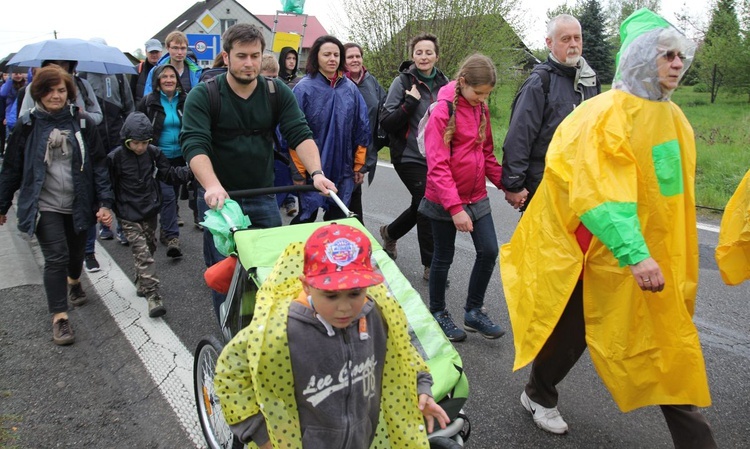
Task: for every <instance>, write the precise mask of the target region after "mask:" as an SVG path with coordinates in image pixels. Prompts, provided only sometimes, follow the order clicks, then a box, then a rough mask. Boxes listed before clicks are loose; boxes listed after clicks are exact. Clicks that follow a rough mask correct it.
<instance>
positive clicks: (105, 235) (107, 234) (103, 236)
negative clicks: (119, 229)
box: [99, 227, 115, 240]
mask: <svg viewBox="0 0 750 449" xmlns="http://www.w3.org/2000/svg"><path fill="white" fill-rule="evenodd" d="M113 238H115V235H114V234H112V230H111V229H109V228H104V227H102V228H101V229H100V230H99V240H112V239H113Z"/></svg>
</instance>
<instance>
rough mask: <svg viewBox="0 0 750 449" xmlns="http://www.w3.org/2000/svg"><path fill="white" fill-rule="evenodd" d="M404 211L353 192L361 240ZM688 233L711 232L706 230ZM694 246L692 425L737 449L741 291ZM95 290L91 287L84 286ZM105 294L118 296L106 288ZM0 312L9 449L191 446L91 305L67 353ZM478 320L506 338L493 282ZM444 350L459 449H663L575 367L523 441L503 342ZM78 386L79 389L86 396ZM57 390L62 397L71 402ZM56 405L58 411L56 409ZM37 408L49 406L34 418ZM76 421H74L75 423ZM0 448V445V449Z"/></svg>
mask: <svg viewBox="0 0 750 449" xmlns="http://www.w3.org/2000/svg"><path fill="white" fill-rule="evenodd" d="M490 198H491V202H492V208H493V219H494V221H495V227H496V229H497V234H498V239H499V241H500V243H501V244H502V243H504V242H507V241H508V240H509V238H510V236H511V234H512V232H513V230H514V228H515V225H516V223H517V221H518V218H519V215H518V213H517V212H516V211H514V210H513V209H512V208H511V207H510V206H508V205H507V204H506V203H505V201H504V200H503V197H502V194H501V193H499V192H497V191H495V190H494V189H493V190H492V191H491V193H490ZM407 204H408V198H407V196H406V189H405V188H404V187H403V185H402V184H401V182H400V181H399V179H398V177H397V176H396V174H395V172H394V171H393V170H392V169H391V168H389V167H386V166H381V167H379V168H378V172H377V176H376V178H375V182H374V183H373V184H372V185H371V186H368V187H366V188H365V190H364V209H365V224H366V226H367V228H368V229H369V230H370V232H371V233H372V234H373V235H376V236H378V235H379V234H378V228H379V227H380V226H381V225H382V224H385V223H388V222H390V221H391V220H392V219H393V218H394V217H395V216H397V215H398V214H399V213H400V212H401V211H402V210H403V208H405V207H406V205H407ZM181 211H182V212H181V215H182V216H183V218H185V219H186V221H187V223H186V225H185V227H184V228H181V237H180V240H181V242H182V247H183V252H184V253H185V256H184V257H183V258H182V259H181V260H178V261H174V260H169V259H168V258H167V257H166V251H165V250H166V248H165V247H163V246H160V248H159V250H158V252H157V255H156V261H157V271H158V273H159V274H160V276H161V279H162V286H161V292H162V296H163V297H164V302H165V306H166V308H167V310H168V312H167V315H166V316H165V317H164V319H163V321H164V323H166V325H167V326H168V328H169V329H170V330H171V332H173V333H174V334H175V335H176V336H177V339H178V340H179V342H181V343H182V345H184V347H185V348H187V350H188V351H192V350H193V349H194V348H195V347H196V345H197V344H198V342H199V341H200V339H201V338H202V337H203V336H205V335H216V336H218V335H219V328H218V326H217V324H216V320H215V318H214V314H213V311H212V308H211V302H210V298H209V291H208V288H207V287H206V286H205V284H204V282H203V276H202V273H203V270H204V268H205V267H204V264H203V259H202V246H201V245H202V241H201V234H200V232H199V231H197V230H196V229H194V228H193V227H192V225H191V221H192V220H190V211H189V209H188V208H187V204H186V203H185V202H181ZM702 221H704V222H707V223H709V224H710V225H714V226H716V225H718V218H716V217H715V218H707V219H704V220H702ZM709 227H710V226H709ZM699 238H700V251H701V271H700V283H699V295H698V301H697V308H696V314H695V322H696V323H697V325H698V329H699V331H700V335H701V341H702V344H703V348H704V355H705V358H706V364H707V369H708V376H709V381H710V385H711V392H712V397H713V406H712V407H710V408H708V409H705V410H704V413H705V414H706V416H707V417H708V419H709V421H710V422H711V423H712V425H713V427H714V432H715V435H716V439H717V441H718V443H719V447H724V448H746V447H750V421H749V420H748V419H747V418H746V416H747V415H746V413H747V410H750V399H748V392H750V374H748V372H747V366H748V361H749V360H748V359H750V302H748V301H747V298H748V297H749V296H750V295H749V293H750V285H749V284H745V285H742V286H739V287H731V288H730V287H727V286H725V285H724V284H723V283H722V282H721V279H720V277H719V274H718V271H717V269H716V266H715V262H714V261H713V252H714V248H715V245H716V240H717V234H716V233H715V232H711V231H704V230H701V231H700V232H699ZM101 244H102V247H103V248H104V249H105V250H106V252H107V253H108V254H109V255H110V256H111V258H112V259H113V260H114V262H115V263H116V265H118V266H119V268H121V269H122V271H123V272H124V273H125V274H126V275H127V276H128V277H132V274H133V268H132V258H131V255H130V251H129V249H128V248H125V247H122V246H120V245H118V244H117V242H116V241H106V242H101ZM100 253H101V251H100ZM398 255H399V257H398V260H397V264H398V266H399V268H400V269H401V271H402V272H403V273H404V275H405V276H406V277H407V278H408V279H409V281H410V282H411V283H412V285H413V286H414V287H415V288H416V289H417V291H419V293H420V294H421V295H422V297H423V298H426V297H427V283H426V282H425V281H424V280H422V271H423V268H422V266H421V263H420V261H419V254H418V248H417V238H416V230H413V231H412V232H411V233H409V234H408V235H407V236H405V237H404V238H403V239H401V240H400V241H399V243H398ZM102 256H103V254H102ZM100 258H101V257H100ZM473 258H474V250H473V245H472V243H471V239H470V238H469V237H468V236H466V235H460V236H459V238H458V240H457V253H456V257H455V261H454V264H453V267H452V270H451V273H450V280H451V286H450V289H449V290H448V295H447V300H448V302H449V309H450V311H451V313H452V314H453V315H454V316H456V317H460V316H461V310H462V306H463V303H464V297H465V292H466V290H467V282H468V278H469V273H470V271H471V267H472V263H473ZM2 263H3V264H5V263H8V261H7V260H6V261H3V262H2ZM496 270H497V269H496ZM100 283H101V281H98V283H97V285H99V284H100ZM87 285H88V283H87ZM112 289H114V290H118V287H117V285H115V286H114V287H112ZM120 290H122V289H121V288H120ZM133 291H134V290H133ZM127 294H130V290H127ZM0 303H2V304H3V307H4V308H5V309H10V310H12V311H13V312H12V313H5V314H0V348H2V349H1V350H0V362H2V364H0V392H1V393H3V394H2V395H1V396H0V420H1V421H0V428H8V427H9V426H13V425H15V427H16V430H15V431H13V432H11V433H12V434H15V435H16V440H15V441H16V443H15V444H17V446H9V447H19V448H42V447H112V448H130V447H138V448H140V447H153V448H156V447H159V448H177V447H194V446H196V445H198V444H197V443H196V437H195V434H194V433H193V434H192V435H188V434H187V433H186V432H185V431H184V428H185V422H184V419H183V420H180V419H178V418H175V416H174V409H175V406H174V404H172V406H171V407H170V406H169V405H168V404H167V402H168V401H166V400H165V398H164V392H163V389H159V388H157V387H158V385H155V384H154V382H153V381H150V380H149V378H148V377H149V374H148V371H147V370H145V369H144V368H143V362H142V361H141V358H139V356H136V355H135V352H134V351H133V349H132V347H133V344H132V343H131V345H130V346H129V345H128V344H127V343H126V342H125V339H124V337H123V336H122V335H121V334H120V333H119V332H118V331H117V326H116V325H115V320H113V319H112V318H111V317H110V316H108V314H107V309H106V308H105V307H103V306H102V305H101V303H100V302H98V301H96V298H93V300H92V301H91V304H89V305H87V306H85V307H82V308H80V309H76V310H74V311H73V313H72V317H73V324H74V326H76V327H75V329H76V331H77V332H78V334H77V336H78V341H77V343H76V344H75V345H74V346H72V347H70V348H57V347H55V346H54V345H52V343H51V341H50V340H51V339H50V337H49V336H48V334H49V323H48V322H47V320H48V316H47V314H46V303H45V301H44V299H43V290H42V289H41V288H40V287H39V286H36V287H34V286H31V287H17V288H14V289H5V290H2V299H1V300H0ZM110 307H111V306H110ZM486 307H487V310H488V313H489V315H490V316H491V317H493V318H494V319H496V320H497V321H499V322H500V323H501V325H503V326H504V327H506V328H509V322H508V315H507V308H506V306H505V301H504V298H503V294H502V288H501V285H500V276H499V273H497V274H496V275H495V276H493V279H492V282H491V284H490V287H489V291H488V295H487V299H486ZM456 348H457V349H458V351H459V353H460V354H461V356H462V359H463V362H464V368H465V370H466V372H467V374H468V376H469V381H470V388H471V393H470V395H469V400H468V402H467V404H466V407H465V410H466V412H467V414H468V416H469V418H470V420H471V425H472V432H471V437H470V439H469V441H468V443H467V445H466V447H467V448H470V449H495V448H545V447H556V448H584V447H585V448H589V447H608V448H659V447H665V448H668V447H672V444H671V439H670V437H669V432H668V431H667V429H666V425H665V423H664V420H663V418H662V416H661V413H660V412H659V410H658V408H655V407H650V408H646V409H641V410H636V411H634V412H631V413H628V414H623V413H621V412H620V411H619V410H618V409H617V407H616V405H615V404H614V402H613V401H612V399H611V397H610V395H609V393H608V392H607V391H606V390H605V388H604V386H603V384H602V383H601V381H600V380H599V378H598V376H597V374H596V372H595V371H594V369H593V366H592V364H591V361H590V358H589V357H588V354H585V355H584V357H583V358H582V359H581V361H580V362H579V363H578V365H576V367H575V368H574V369H573V370H572V371H571V373H570V374H569V375H568V377H567V378H566V379H565V381H564V382H563V383H562V384H561V385H560V388H559V390H560V404H559V408H560V411H561V413H562V415H563V417H564V418H565V419H566V421H567V422H568V424H569V426H570V433H569V434H568V435H566V436H553V435H550V434H547V433H545V432H543V431H541V430H539V429H537V428H536V426H535V425H534V424H533V422H532V420H531V418H530V416H528V413H527V412H526V411H525V410H524V409H523V408H522V406H521V405H520V403H519V396H520V394H521V391H522V389H523V385H524V383H525V380H526V377H527V376H528V368H526V369H522V370H520V371H518V372H515V373H514V372H512V361H513V344H512V335H511V333H510V330H509V329H508V333H507V334H506V335H505V336H504V337H502V338H500V339H498V340H486V339H483V338H481V337H479V336H477V335H476V334H469V338H468V339H467V340H466V341H465V342H462V343H457V344H456ZM71 373H73V374H72V375H71ZM88 386H91V389H87V388H88ZM71 389H74V392H75V393H76V394H72V393H71V391H70V390H71ZM62 392H64V394H63V393H62ZM190 394H192V393H190ZM60 398H67V399H60ZM188 399H189V396H188ZM66 400H67V401H70V402H69V403H65V402H64V401H66ZM61 401H63V402H62V403H61ZM47 404H51V405H50V406H49V407H46V406H47ZM66 406H69V408H67V409H66ZM45 409H46V410H45ZM32 410H36V411H32ZM45 411H46V412H47V413H49V414H51V415H52V418H53V419H52V421H53V422H52V423H46V422H45V420H46V416H45ZM81 414H84V415H85V416H86V417H85V418H84V417H82V416H79V415H81ZM8 423H10V424H8ZM197 439H198V440H199V437H198V438H197ZM84 442H85V443H86V444H84ZM2 444H3V440H2V434H0V446H2Z"/></svg>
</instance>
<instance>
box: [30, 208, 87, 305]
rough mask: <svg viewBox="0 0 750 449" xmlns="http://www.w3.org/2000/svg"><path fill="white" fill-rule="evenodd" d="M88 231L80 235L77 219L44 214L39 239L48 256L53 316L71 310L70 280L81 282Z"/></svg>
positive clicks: (46, 275) (45, 277) (46, 286)
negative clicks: (74, 225)
mask: <svg viewBox="0 0 750 449" xmlns="http://www.w3.org/2000/svg"><path fill="white" fill-rule="evenodd" d="M86 234H87V233H86V231H84V232H79V233H76V232H75V229H74V227H73V216H72V215H70V214H60V213H57V212H40V213H39V221H38V222H37V225H36V239H37V241H38V242H39V248H40V249H41V250H42V254H43V255H44V274H43V276H42V278H43V280H44V291H45V292H46V293H47V306H48V308H49V312H50V313H61V312H67V310H68V279H67V278H68V277H70V278H71V279H78V278H80V277H81V271H82V270H83V254H84V249H85V248H86Z"/></svg>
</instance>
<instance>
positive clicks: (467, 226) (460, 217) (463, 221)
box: [453, 210, 474, 232]
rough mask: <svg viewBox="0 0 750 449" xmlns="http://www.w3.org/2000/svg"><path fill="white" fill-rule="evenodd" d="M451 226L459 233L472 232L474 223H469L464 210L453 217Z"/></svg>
mask: <svg viewBox="0 0 750 449" xmlns="http://www.w3.org/2000/svg"><path fill="white" fill-rule="evenodd" d="M453 224H454V225H455V226H456V229H458V230H459V231H461V232H473V231H474V223H473V222H472V221H471V217H469V214H467V213H466V211H465V210H462V211H461V212H459V213H457V214H456V215H454V216H453Z"/></svg>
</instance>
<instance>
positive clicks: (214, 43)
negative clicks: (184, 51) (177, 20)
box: [187, 34, 221, 61]
mask: <svg viewBox="0 0 750 449" xmlns="http://www.w3.org/2000/svg"><path fill="white" fill-rule="evenodd" d="M187 38H188V47H190V49H192V50H193V53H195V57H196V58H198V60H199V61H213V60H214V58H215V57H216V55H217V54H219V52H220V51H221V48H219V45H220V43H221V36H219V35H218V34H188V35H187Z"/></svg>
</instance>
